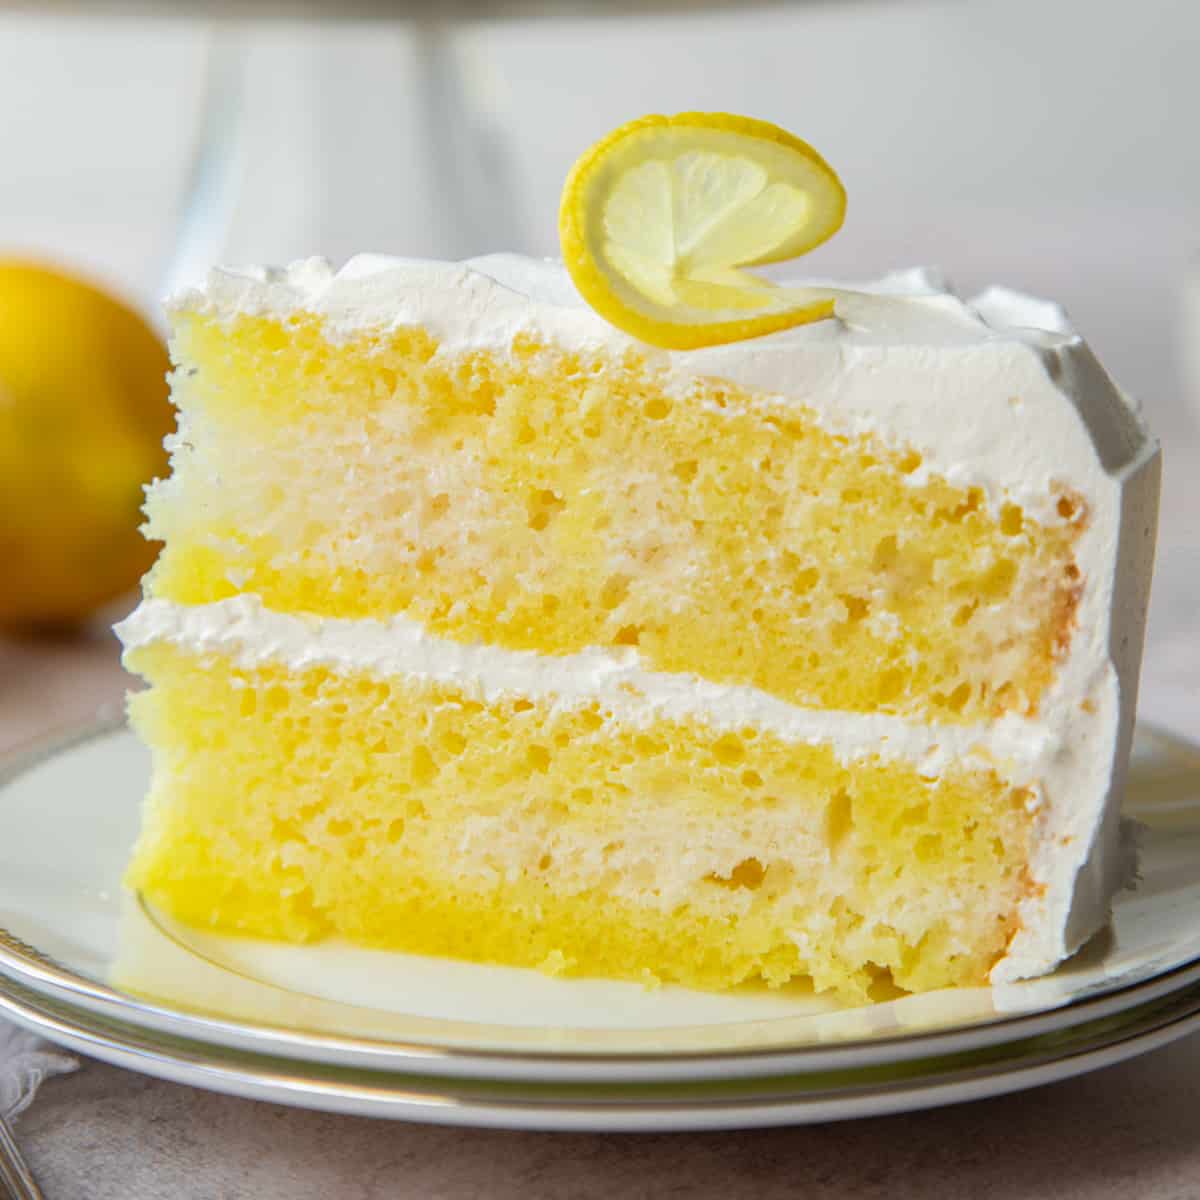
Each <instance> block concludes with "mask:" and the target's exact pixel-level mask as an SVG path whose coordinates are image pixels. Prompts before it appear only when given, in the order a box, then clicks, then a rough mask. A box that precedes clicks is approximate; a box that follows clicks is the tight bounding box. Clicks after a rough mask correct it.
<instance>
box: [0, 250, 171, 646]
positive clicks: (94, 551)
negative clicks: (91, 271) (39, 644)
mask: <svg viewBox="0 0 1200 1200" xmlns="http://www.w3.org/2000/svg"><path fill="white" fill-rule="evenodd" d="M168 367H169V360H168V357H167V351H166V348H165V347H164V345H163V343H162V339H161V338H159V337H158V335H157V334H156V333H155V332H154V331H153V330H152V329H151V328H150V327H149V326H148V325H147V324H146V322H145V321H143V320H142V318H141V317H139V316H138V315H137V313H135V312H134V311H133V310H132V309H130V308H128V307H126V306H125V305H124V304H122V303H121V302H120V301H118V300H115V299H114V298H113V297H112V296H109V295H107V294H106V293H104V292H102V291H100V290H99V289H97V288H95V287H92V286H91V285H90V284H87V283H84V282H82V281H81V280H79V279H74V278H71V277H70V276H69V275H65V274H62V273H60V272H59V271H56V270H54V269H52V268H49V267H46V266H42V265H38V264H36V263H29V262H15V261H12V260H5V259H0V626H9V627H12V626H37V625H62V624H69V623H73V622H77V621H80V620H82V619H83V618H84V617H86V616H88V614H90V613H92V612H94V611H95V609H96V608H98V607H99V606H100V605H102V604H103V603H105V601H108V600H111V599H113V598H114V597H116V596H119V595H121V594H122V593H123V592H126V591H128V590H129V589H130V588H132V587H133V586H134V585H135V584H136V583H137V581H138V579H139V578H140V577H141V575H142V574H143V572H144V571H145V570H146V569H147V568H148V567H149V566H150V563H151V562H152V561H153V559H154V555H155V553H156V549H157V548H156V547H155V546H153V545H152V544H150V543H149V542H147V541H145V540H144V539H143V537H142V535H141V534H140V533H139V532H138V526H139V524H140V523H141V515H140V509H141V505H142V488H143V485H144V484H146V483H148V482H149V481H150V480H151V479H153V478H154V477H155V476H156V475H159V474H161V473H162V471H163V468H164V466H165V464H166V454H165V452H164V450H163V446H162V441H163V437H164V436H165V435H166V434H167V433H168V432H169V431H170V430H171V428H172V426H173V424H174V418H173V415H172V410H171V407H170V404H169V403H168V400H167V383H166V373H167V370H168Z"/></svg>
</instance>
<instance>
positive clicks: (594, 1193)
mask: <svg viewBox="0 0 1200 1200" xmlns="http://www.w3.org/2000/svg"><path fill="white" fill-rule="evenodd" d="M1167 461H1168V470H1167V474H1166V480H1165V484H1164V496H1163V501H1164V504H1163V508H1164V511H1163V522H1162V527H1161V532H1160V553H1159V562H1158V571H1157V578H1156V584H1155V599H1154V604H1153V608H1152V618H1151V625H1150V633H1149V636H1148V644H1147V655H1146V667H1145V671H1144V682H1143V697H1142V705H1141V711H1142V713H1143V715H1145V716H1148V717H1150V718H1151V719H1153V720H1157V721H1159V722H1162V723H1165V724H1168V725H1170V726H1171V727H1173V728H1174V729H1175V730H1176V731H1178V732H1180V733H1184V734H1190V735H1191V736H1193V737H1196V738H1200V602H1198V601H1200V469H1197V468H1195V467H1193V464H1200V446H1198V445H1196V444H1195V443H1191V442H1176V444H1175V445H1174V446H1168V455H1167ZM125 686H126V680H125V678H124V676H123V675H122V672H121V669H120V666H119V664H118V662H117V653H116V644H115V642H114V641H113V640H112V638H111V637H110V636H107V635H105V634H103V633H100V634H96V635H95V636H93V637H91V638H85V639H80V640H70V641H65V640H64V641H43V642H38V643H32V642H28V641H26V642H22V643H14V642H7V643H6V642H3V641H0V751H3V750H4V749H5V748H7V747H10V746H12V745H15V744H17V743H19V742H21V741H24V740H26V739H27V738H29V737H31V736H34V735H36V734H37V733H39V732H43V731H45V730H48V729H51V728H55V727H61V726H64V725H70V724H73V723H78V722H80V721H82V720H87V719H90V718H92V717H94V716H95V714H96V712H97V710H98V709H103V708H105V707H109V708H111V709H112V710H114V711H115V710H116V709H117V707H118V706H119V704H120V701H121V696H122V694H123V692H124V689H125ZM17 1132H18V1135H19V1138H20V1141H21V1144H22V1145H23V1147H24V1149H25V1150H26V1152H27V1154H28V1156H29V1158H30V1160H31V1162H32V1165H33V1167H34V1169H35V1171H36V1173H37V1174H38V1176H39V1178H40V1180H41V1182H42V1184H43V1186H44V1188H45V1189H46V1192H47V1197H48V1200H142V1198H146V1200H150V1198H154V1200H158V1198H160V1197H169V1198H170V1200H234V1198H239V1200H240V1198H241V1197H254V1198H255V1200H277V1198H278V1200H284V1198H285V1197H286V1200H377V1198H378V1200H384V1198H387V1200H391V1198H393V1197H421V1198H422V1200H425V1198H428V1200H435V1198H438V1197H454V1198H456V1200H457V1198H460V1197H476V1196H478V1197H486V1198H488V1200H505V1198H507V1197H522V1200H540V1198H542V1197H551V1198H557V1197H579V1198H580V1200H586V1198H588V1197H605V1198H606V1200H607V1198H608V1197H610V1196H621V1197H660V1196H664V1197H665V1196H689V1197H690V1196H700V1197H709V1196H711V1197H718V1196H719V1197H722V1198H723V1200H726V1198H729V1197H735V1198H736V1197H741V1196H753V1197H756V1198H757V1200H769V1198H772V1197H783V1196H805V1197H811V1198H814V1200H815V1198H820V1197H826V1196H831V1197H832V1196H855V1197H887V1200H906V1198H908V1197H925V1196H930V1197H943V1196H945V1197H970V1198H971V1200H1009V1198H1014V1200H1015V1198H1017V1197H1043V1196H1045V1197H1049V1196H1053V1197H1055V1198H1056V1200H1059V1198H1061V1200H1075V1198H1082V1197H1089V1198H1090V1197H1100V1198H1106V1197H1112V1198H1114V1200H1115V1198H1117V1197H1120V1198H1121V1200H1131V1198H1132V1200H1184V1198H1187V1200H1193V1198H1200V1035H1198V1036H1194V1037H1190V1038H1188V1039H1186V1040H1184V1041H1182V1042H1180V1043H1177V1044H1175V1045H1173V1046H1169V1047H1167V1048H1165V1049H1163V1050H1159V1051H1157V1052H1155V1053H1153V1054H1149V1055H1146V1056H1145V1057H1143V1058H1140V1059H1136V1060H1133V1061H1131V1062H1127V1063H1124V1064H1121V1065H1118V1066H1115V1067H1110V1068H1108V1069H1106V1070H1103V1071H1099V1072H1096V1073H1095V1074H1092V1075H1088V1076H1084V1077H1082V1078H1079V1079H1075V1080H1070V1081H1068V1082H1065V1083H1059V1084H1054V1085H1051V1086H1048V1087H1043V1088H1040V1089H1037V1090H1035V1091H1031V1092H1025V1093H1021V1094H1017V1095H1013V1096H1007V1097H1001V1098H998V1099H994V1100H984V1101H977V1102H975V1103H972V1104H965V1105H959V1106H957V1107H953V1108H944V1109H937V1110H933V1111H928V1112H921V1113H913V1114H909V1115H905V1116H896V1117H888V1118H876V1119H871V1120H866V1121H858V1122H849V1123H845V1124H840V1125H825V1126H814V1127H808V1128H797V1129H781V1130H772V1131H748V1132H741V1133H719V1134H679V1135H666V1136H663V1135H612V1134H607V1135H578V1134H570V1135H568V1134H536V1133H506V1132H492V1131H479V1130H469V1129H440V1128H436V1127H431V1126H422V1125H406V1124H400V1123H393V1122H387V1121H376V1120H369V1119H366V1118H356V1117H342V1116H330V1115H325V1114H321V1113H311V1112H305V1111H301V1110H296V1109H287V1108H283V1107H278V1106H274V1105H267V1104H261V1103H256V1102H252V1101H247V1100H238V1099H233V1098H231V1097H226V1096H219V1095H215V1094H210V1093H206V1092H202V1091H198V1090H195V1089H192V1088H187V1087H182V1086H180V1085H177V1084H171V1083H163V1082H160V1081H158V1080H154V1079H149V1078H143V1077H141V1076H138V1075H134V1074H131V1073H129V1072H127V1071H123V1070H118V1069H116V1068H114V1067H109V1066H105V1065H103V1064H101V1063H96V1062H90V1061H85V1063H84V1065H83V1068H82V1069H81V1071H80V1072H79V1073H77V1074H75V1075H68V1076H64V1077H62V1078H59V1079H55V1080H52V1081H51V1082H50V1083H48V1084H47V1085H46V1086H45V1088H44V1089H43V1091H42V1092H41V1094H40V1095H39V1097H38V1099H37V1100H36V1101H35V1103H34V1105H33V1107H32V1108H31V1109H30V1110H29V1111H28V1112H27V1113H26V1114H25V1115H24V1116H23V1117H22V1118H21V1120H20V1122H19V1124H18V1127H17Z"/></svg>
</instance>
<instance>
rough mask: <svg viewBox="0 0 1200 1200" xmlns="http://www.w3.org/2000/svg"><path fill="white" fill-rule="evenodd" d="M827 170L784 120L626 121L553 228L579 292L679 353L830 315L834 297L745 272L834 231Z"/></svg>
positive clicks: (586, 159)
mask: <svg viewBox="0 0 1200 1200" xmlns="http://www.w3.org/2000/svg"><path fill="white" fill-rule="evenodd" d="M845 212H846V193H845V190H844V189H843V187H842V184H841V180H839V179H838V177H837V175H836V174H835V173H834V171H833V168H832V167H830V166H829V164H828V163H827V162H826V161H825V160H824V159H823V158H822V157H821V156H820V155H819V154H818V153H817V152H816V151H815V150H814V149H813V148H812V147H811V146H810V145H809V144H808V143H807V142H802V141H801V140H800V139H799V138H798V137H793V136H792V135H791V134H790V133H787V132H786V131H785V130H783V129H780V128H778V126H775V125H771V124H769V123H768V122H766V121H756V120H754V119H753V118H751V117H738V116H733V115H732V114H730V113H679V114H678V115H677V116H673V117H663V116H651V117H642V118H641V119H640V120H637V121H630V122H629V123H628V124H627V125H622V126H621V127H620V128H619V129H616V130H614V131H613V132H612V133H610V134H609V135H608V136H607V137H606V138H604V139H602V140H601V141H599V142H597V143H596V144H595V145H594V146H593V147H592V148H591V149H590V150H588V151H587V152H586V153H584V155H583V156H582V157H581V158H580V159H579V161H578V162H576V164H575V165H574V167H572V168H571V172H570V174H569V175H568V176H567V181H566V184H565V185H564V187H563V195H562V206H561V208H560V210H559V236H560V238H561V240H562V252H563V258H564V260H565V262H566V265H567V270H568V271H569V272H570V274H571V278H572V279H573V280H574V281H575V286H576V287H577V288H578V289H579V292H580V294H581V295H582V296H583V298H584V299H585V300H586V301H587V302H588V303H589V304H590V305H591V306H592V307H593V308H594V309H595V310H596V311H597V312H598V313H599V314H600V315H601V316H602V317H604V318H605V319H606V320H608V321H610V322H611V323H612V324H613V325H615V326H617V328H618V329H623V330H624V331H625V332H626V333H630V334H632V335H633V336H634V337H637V338H639V339H641V340H642V341H644V342H649V343H650V344H651V345H655V346H665V347H667V348H668V349H676V350H687V349H693V348H695V347H698V346H715V345H718V344H720V343H722V342H734V341H740V340H741V339H743V338H751V337H759V336H760V335H762V334H765V333H773V332H775V331H776V330H779V329H787V328H789V327H791V326H793V325H803V324H805V323H806V322H809V321H818V320H821V319H822V318H825V317H829V316H832V315H833V304H834V301H833V296H832V293H829V292H827V291H826V292H822V291H821V290H820V289H816V288H784V287H776V286H774V285H773V284H772V283H771V282H770V281H769V280H766V279H762V278H759V277H758V276H756V275H753V274H751V273H750V272H748V271H747V270H745V268H746V267H752V266H759V265H762V264H764V263H772V262H780V261H782V260H783V259H788V258H795V257H797V256H798V255H801V254H804V253H806V252H807V251H809V250H811V249H813V247H815V246H819V245H820V244H821V243H822V242H824V241H826V240H827V239H828V238H830V237H832V236H833V235H834V234H835V233H836V232H837V231H838V229H839V228H840V227H841V224H842V219H843V217H844V216H845Z"/></svg>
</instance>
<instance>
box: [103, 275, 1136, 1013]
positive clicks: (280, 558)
mask: <svg viewBox="0 0 1200 1200" xmlns="http://www.w3.org/2000/svg"><path fill="white" fill-rule="evenodd" d="M868 293H869V294H868ZM839 314H840V317H839V319H837V320H828V321H823V322H821V323H819V324H812V325H808V326H804V327H802V328H798V329H793V330H790V331H785V332H781V333H776V334H772V335H770V336H767V337H762V338H757V339H754V340H752V341H745V342H740V343H734V344H731V345H726V346H720V347H714V348H709V349H701V350H695V351H687V352H667V351H663V350H656V349H652V348H650V347H648V346H646V345H643V344H641V343H639V342H637V341H635V340H634V339H632V338H630V337H628V336H626V335H625V334H622V333H618V332H616V331H615V330H614V329H613V328H611V327H610V326H609V325H607V324H606V323H605V322H604V321H602V320H601V319H600V318H599V317H597V316H596V315H595V314H594V313H592V312H591V311H590V310H589V309H587V308H586V307H584V306H583V305H582V304H581V303H580V302H579V300H578V299H577V297H576V295H575V293H574V291H573V289H572V287H571V285H570V282H569V280H568V279H567V277H566V275H565V273H564V272H563V270H562V269H561V268H560V267H558V266H555V265H551V264H545V263H537V262H533V261H530V260H525V259H520V258H515V257H492V258H486V259H481V260H477V261H475V262H472V263H468V264H464V265H450V264H438V263H426V262H413V261H403V260H396V259H385V258H375V257H364V258H359V259H356V260H354V261H353V262H352V263H350V264H349V265H348V266H347V267H346V268H344V269H343V270H342V271H340V272H338V273H336V274H334V273H333V272H331V270H330V268H329V267H328V265H327V264H325V263H324V262H322V261H319V260H312V261H309V262H304V263H299V264H296V265H294V266H292V267H291V268H289V269H288V270H286V271H254V272H247V273H238V272H228V271H217V272H214V273H213V274H212V276H211V277H210V279H209V282H208V285H207V287H206V288H205V289H204V290H202V291H196V292H190V293H188V294H186V295H184V296H182V297H181V298H179V299H178V300H177V301H176V302H175V303H174V305H173V308H172V322H173V327H174V340H173V354H174V358H175V362H176V364H177V368H178V369H177V370H176V372H175V375H174V378H173V384H174V397H175V402H176V404H177V405H178V407H179V410H180V425H179V431H178V433H177V434H176V435H174V436H173V438H172V439H171V440H170V449H171V454H172V474H171V477H170V478H169V479H167V480H166V481H164V482H161V483H159V484H157V485H156V486H155V487H154V488H153V490H152V492H151V494H150V499H149V503H148V510H147V511H148V513H149V526H148V533H149V535H150V536H151V537H153V538H157V539H161V540H162V541H163V542H164V543H165V549H164V551H163V553H162V556H161V558H160V560H159V563H158V565H157V567H156V568H155V569H154V571H153V572H152V574H151V575H150V576H149V578H148V580H147V584H146V591H147V598H146V600H145V601H144V603H143V604H142V606H141V607H140V608H139V610H138V611H137V612H136V613H135V614H134V616H132V617H131V618H130V619H129V620H128V621H127V622H125V624H124V625H122V626H121V627H120V634H121V637H122V639H123V641H124V642H125V645H126V647H127V653H126V661H127V662H128V664H129V665H130V667H131V668H132V669H134V670H136V671H137V672H139V673H140V674H142V675H143V676H144V677H145V678H146V679H147V680H148V681H149V683H150V685H151V686H150V688H149V690H147V691H145V692H143V693H141V694H139V695H137V696H135V697H134V698H133V701H132V714H133V720H134V723H135V725H136V727H137V728H138V729H139V730H140V732H141V734H142V735H143V737H144V738H145V739H146V741H147V742H148V743H149V744H150V745H151V747H152V748H153V751H154V782H153V787H152V791H151V794H150V796H149V799H148V801H147V807H146V820H145V828H144V831H143V834H142V837H141V840H140V842H139V844H138V847H137V851H136V856H135V859H134V862H133V865H132V867H131V870H130V875H129V879H130V883H131V884H132V886H134V887H135V888H138V889H140V890H141V891H142V892H143V893H144V894H145V895H146V896H147V897H148V898H149V899H150V900H151V901H153V902H154V903H155V904H158V905H161V906H163V907H164V908H166V909H168V910H169V911H170V912H171V913H173V914H174V915H175V916H176V917H178V918H180V919H182V920H185V921H188V922H192V923H196V924H200V925H204V926H208V927H214V928H218V929H222V930H227V931H232V932H241V933H246V934H254V935H260V936H266V937H271V938H284V939H289V940H307V939H315V938H323V937H326V936H330V935H337V936H342V937H347V938H350V939H353V940H355V941H358V942H362V943H367V944H370V945H375V946H383V947H393V948H397V949H401V950H408V951H418V952H426V953H431V954H439V955H452V956H459V957H465V958H471V959H478V960H483V961H493V962H504V963H516V964H527V965H531V966H539V967H542V968H543V969H546V970H551V971H563V972H573V973H582V974H595V975H608V976H618V977H631V978H639V977H640V978H652V977H653V978H658V979H664V980H677V981H682V982H684V983H688V984H695V985H700V986H705V987H724V986H731V985H734V984H737V983H740V982H742V981H744V980H751V979H756V978H757V979H765V980H766V981H768V982H769V983H772V984H778V983H782V982H784V981H786V980H789V979H792V978H794V977H804V976H806V977H810V978H811V979H812V981H813V983H814V984H815V986H816V987H817V988H819V989H833V990H835V991H836V992H838V993H839V994H841V995H843V996H845V997H847V998H849V999H855V998H862V997H866V996H870V995H877V994H880V992H879V988H880V986H881V982H880V981H885V982H888V983H890V984H894V985H895V986H898V987H901V988H904V989H910V990H918V989H927V988H934V987H940V986H946V985H954V984H977V983H981V982H983V981H985V980H986V979H987V978H988V977H989V973H990V975H991V977H992V978H993V979H997V978H1005V979H1009V978H1014V977H1020V976H1024V975H1029V974H1035V973H1039V972H1043V971H1046V970H1048V969H1050V968H1051V967H1053V966H1054V965H1055V964H1056V963H1057V962H1059V961H1060V960H1061V959H1062V958H1063V957H1064V956H1066V955H1068V954H1070V953H1071V952H1072V951H1074V950H1075V949H1076V948H1077V947H1078V946H1079V945H1080V944H1081V943H1082V942H1083V941H1084V940H1085V939H1086V938H1087V937H1088V936H1089V935H1090V934H1092V933H1093V932H1094V931H1095V930H1096V929H1097V928H1098V927H1099V926H1100V925H1101V924H1102V923H1103V922H1104V921H1105V920H1106V918H1107V912H1108V905H1109V901H1110V899H1111V897H1112V895H1113V893H1114V890H1115V889H1116V888H1117V887H1118V886H1120V884H1121V883H1122V882H1123V880H1124V879H1125V878H1126V875H1127V872H1128V869H1129V861H1128V856H1127V855H1126V853H1125V852H1124V850H1123V847H1122V842H1121V838H1120V834H1119V819H1118V804H1119V799H1120V795H1121V790H1122V785H1123V780H1124V773H1125V762H1126V758H1127V754H1128V749H1129V741H1130V735H1131V730H1132V722H1133V712H1134V701H1135V695H1136V688H1137V672H1138V663H1139V657H1140V651H1141V644H1142V628H1143V621H1144V614H1145V606H1146V598H1147V588H1148V582H1149V576H1150V564H1151V556H1152V550H1153V540H1154V526H1155V515H1156V503H1157V493H1158V465H1159V464H1158V456H1157V450H1156V448H1155V446H1154V444H1153V443H1152V441H1151V440H1150V439H1149V437H1148V435H1147V433H1146V431H1145V429H1144V427H1143V425H1142V423H1141V421H1140V419H1139V417H1138V416H1137V414H1136V412H1135V411H1134V409H1133V408H1131V406H1130V405H1129V403H1128V402H1127V400H1126V399H1125V398H1124V397H1123V396H1122V395H1121V394H1120V393H1119V392H1118V391H1117V389H1116V388H1115V387H1114V386H1113V384H1112V383H1111V382H1110V380H1109V379H1108V377H1107V376H1106V375H1105V374H1104V372H1103V371H1102V370H1101V368H1100V367H1099V365H1098V364H1097V363H1096V361H1095V359H1094V358H1093V357H1092V355H1091V354H1090V352H1089V351H1088V350H1087V348H1086V347H1085V345H1084V344H1083V342H1082V341H1081V340H1080V338H1079V337H1078V336H1077V335H1075V334H1074V333H1072V332H1071V331H1070V330H1069V329H1068V328H1067V327H1066V326H1065V324H1064V322H1063V318H1062V316H1061V314H1060V313H1059V311H1058V310H1057V309H1055V308H1053V307H1052V306H1049V305H1044V304H1041V303H1038V302H1035V301H1030V300H1027V299H1025V298H1022V297H1019V296H1016V295H1015V294H1012V293H1008V292H1004V291H1000V290H993V291H990V292H988V293H986V294H985V295H984V296H982V297H980V298H979V299H977V300H976V301H974V302H973V304H971V305H967V304H964V303H962V302H961V301H959V300H958V299H956V298H955V297H954V296H952V295H950V294H949V293H947V292H946V291H944V290H942V289H941V288H940V286H939V285H938V284H937V283H936V281H934V280H932V279H930V278H928V277H926V276H923V275H921V274H919V273H913V274H908V275H903V276H896V277H892V278H889V279H887V280H885V281H883V282H882V283H881V284H878V285H875V286H874V287H873V288H870V289H868V290H867V293H864V294H862V295H860V296H858V297H857V298H856V297H853V296H850V297H847V298H846V299H845V300H844V301H843V302H841V303H839Z"/></svg>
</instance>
